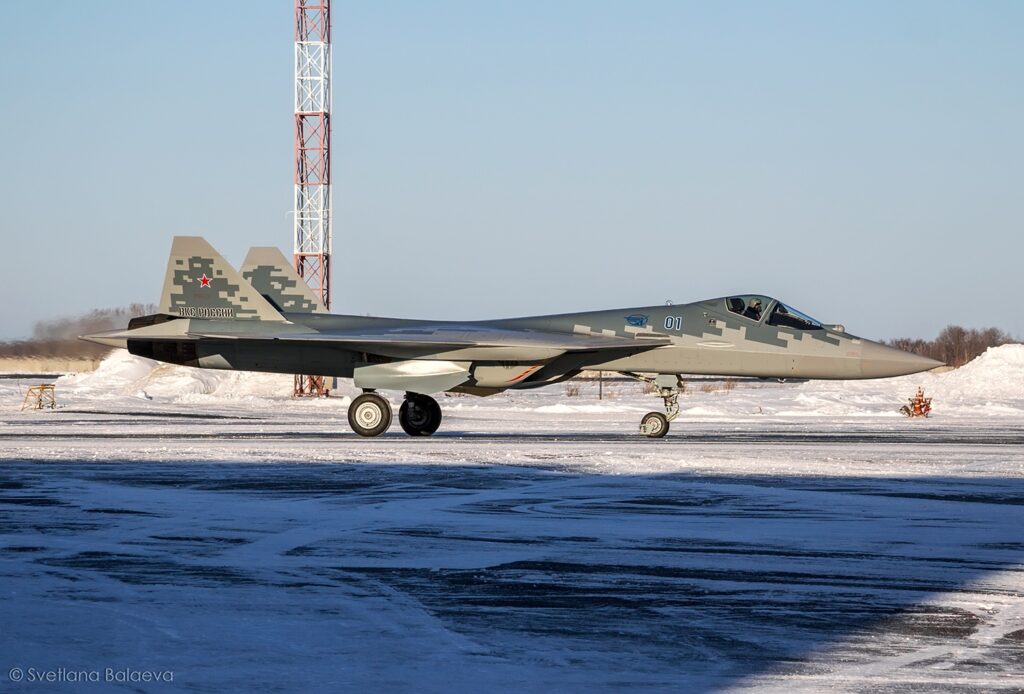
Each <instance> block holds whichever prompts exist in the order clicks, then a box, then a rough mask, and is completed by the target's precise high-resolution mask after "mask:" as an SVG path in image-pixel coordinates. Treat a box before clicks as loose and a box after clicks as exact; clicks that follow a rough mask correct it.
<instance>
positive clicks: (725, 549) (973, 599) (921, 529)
mask: <svg viewBox="0 0 1024 694" xmlns="http://www.w3.org/2000/svg"><path fill="white" fill-rule="evenodd" d="M29 384H30V383H29V382H28V381H18V380H16V379H7V380H4V379H0V682H2V685H0V686H2V687H3V688H5V689H6V688H8V687H11V683H10V681H9V676H8V674H7V673H8V671H9V670H10V669H11V668H15V667H18V668H21V669H22V673H23V675H24V674H25V673H28V671H29V668H34V670H35V671H36V672H57V671H58V669H59V668H65V669H66V671H72V672H86V673H88V672H92V671H98V672H99V674H100V677H101V678H102V677H103V675H104V670H105V668H108V667H109V668H112V669H114V670H115V671H118V670H123V669H125V668H130V669H133V670H135V671H146V670H152V671H159V672H163V671H172V672H173V673H174V675H173V676H174V682H173V685H174V687H175V688H177V689H185V690H189V691H222V690H224V689H227V688H232V689H238V688H242V687H245V688H256V687H258V688H260V689H268V690H291V689H314V690H328V689H330V690H338V689H347V688H351V689H356V688H359V689H365V688H371V687H372V688H375V689H384V690H409V689H418V690H428V691H442V690H444V691H452V690H455V691H463V690H474V691H477V690H486V689H497V690H530V691H541V690H543V691H549V690H551V689H553V688H554V689H557V690H562V691H582V690H593V689H613V688H614V689H620V688H626V687H637V686H645V687H653V688H659V689H665V690H745V689H758V690H772V689H786V690H807V691H818V690H821V689H824V688H827V687H834V688H842V689H855V690H866V689H880V690H891V691H908V690H918V689H926V690H934V689H937V688H943V689H959V690H965V691H983V690H984V691H990V690H993V689H1000V688H1005V689H1007V690H1015V689H1016V690H1019V689H1020V687H1021V686H1022V683H1024V346H1019V345H1012V346H1005V347H1001V348H997V349H993V350H990V351H989V352H988V353H987V354H985V355H984V356H983V357H981V358H979V359H978V360H975V362H972V363H971V364H969V365H967V366H966V367H963V368H962V369H958V370H956V371H953V372H949V373H945V374H919V375H916V376H910V377H905V378H900V379H889V380H885V381H864V382H845V383H830V382H813V383H805V384H782V385H780V384H775V383H748V382H741V383H738V384H737V385H736V387H735V388H734V389H731V390H727V389H724V388H722V387H721V384H717V385H715V384H708V385H707V387H706V389H707V391H708V392H705V388H703V387H702V384H699V383H697V384H693V385H691V387H690V388H689V392H687V393H686V394H685V395H684V396H683V397H682V398H681V404H682V407H683V414H682V417H681V418H680V420H679V421H677V422H676V423H674V425H673V428H672V431H671V433H670V434H669V436H668V437H667V438H666V439H663V440H655V441H651V440H646V439H643V438H641V437H640V436H639V435H638V434H637V433H636V431H637V427H638V424H639V419H640V417H641V415H642V414H643V413H644V412H647V411H649V410H652V409H659V408H660V401H659V400H658V399H657V398H655V397H653V396H650V395H644V394H643V393H642V389H641V388H640V386H639V385H638V384H633V383H624V382H611V383H606V384H605V393H606V395H609V396H610V397H607V398H606V399H605V400H602V401H598V400H597V398H596V391H597V385H596V383H584V384H583V385H582V386H580V392H579V395H577V396H575V397H568V396H567V394H566V386H565V385H559V386H553V387H551V388H547V389H543V390H540V391H529V392H520V393H509V394H506V395H502V396H496V397H494V398H487V399H476V398H471V397H450V398H440V400H441V405H442V407H443V409H444V413H445V420H444V422H443V424H442V426H441V430H440V431H439V432H438V434H437V435H435V436H434V437H431V438H429V439H419V438H417V439H412V438H409V437H406V436H405V435H404V434H403V433H402V432H401V430H400V429H399V427H398V426H397V423H396V425H395V426H394V427H393V429H392V431H391V432H389V434H388V435H386V436H383V437H381V438H379V439H370V440H367V439H361V438H358V437H356V436H355V435H354V434H352V433H351V432H350V431H349V430H348V426H347V424H346V423H345V407H346V405H347V398H344V397H337V398H332V399H330V400H326V401H323V400H321V401H301V402H298V401H292V400H291V399H290V398H288V397H287V394H288V392H289V391H290V384H291V379H290V377H288V376H270V375H256V374H233V373H219V372H208V371H199V370H194V369H184V368H180V367H170V366H160V365H157V364H155V363H153V362H147V361H145V360H141V359H137V358H133V357H130V356H128V355H127V354H125V353H117V354H115V355H114V356H113V357H111V358H110V359H108V360H107V361H106V362H105V363H104V364H103V365H102V366H101V367H100V369H99V370H97V371H96V372H94V373H91V374H81V375H76V376H67V377H63V378H61V379H60V380H59V381H58V382H57V397H58V401H59V403H60V405H61V408H60V409H58V410H57V411H55V412H20V411H19V407H20V404H21V396H22V390H23V389H24V387H25V386H27V385H29ZM918 385H921V386H923V387H924V389H925V391H926V393H927V394H928V395H929V396H933V397H934V399H935V400H934V408H935V410H934V415H933V416H932V417H931V418H929V419H928V420H908V419H906V418H904V417H902V416H901V415H899V414H898V413H897V410H898V408H899V407H900V406H901V405H902V404H904V403H905V401H906V398H908V397H910V396H911V395H913V392H914V389H915V387H916V386H918ZM345 392H346V391H344V389H342V392H341V394H342V395H343V394H345ZM394 404H395V405H397V404H398V401H397V400H396V401H394ZM64 676H65V678H66V677H67V672H65V674H64ZM76 684H79V685H80V684H81V682H78V683H76ZM103 685H104V683H103V682H102V681H101V682H100V683H98V684H96V685H94V686H95V687H96V688H98V689H102V688H103ZM36 686H37V687H38V685H36ZM66 686H71V685H66ZM162 686H164V685H160V684H155V683H149V684H143V685H141V688H142V689H144V690H149V689H160V688H161V687H162ZM22 687H23V688H25V689H28V688H30V683H26V684H23V685H22ZM12 688H13V687H12Z"/></svg>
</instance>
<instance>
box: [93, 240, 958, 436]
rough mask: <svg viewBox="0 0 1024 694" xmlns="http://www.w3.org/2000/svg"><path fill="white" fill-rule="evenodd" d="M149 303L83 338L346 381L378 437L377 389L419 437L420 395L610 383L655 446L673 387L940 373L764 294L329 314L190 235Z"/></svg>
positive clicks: (355, 412) (283, 269) (194, 362)
mask: <svg viewBox="0 0 1024 694" xmlns="http://www.w3.org/2000/svg"><path fill="white" fill-rule="evenodd" d="M159 305H160V312H159V313H157V314H154V315H150V316H143V317H140V318H133V319H132V320H131V321H130V323H129V325H128V328H127V329H126V330H115V331H110V332H106V333H98V334H94V335H86V336H83V339H86V340H90V341H92V342H98V343H100V344H105V345H111V346H115V347H122V348H125V349H127V350H128V351H129V352H131V353H132V354H136V355H138V356H141V357H147V358H150V359H156V360H158V361H163V362H168V363H172V364H184V365H186V366H196V367H200V368H206V369H229V370H240V371H265V372H276V373H305V374H317V375H323V376H336V377H342V378H351V379H353V381H354V383H355V385H356V387H357V388H360V389H362V391H363V393H362V394H361V395H359V396H358V397H356V398H355V399H354V400H353V401H352V403H351V405H350V406H349V409H348V422H349V425H350V426H351V427H352V430H353V431H354V432H356V433H357V434H359V435H361V436H378V435H380V434H383V433H384V432H385V431H387V430H388V428H389V427H390V425H391V421H392V410H391V405H390V404H389V402H388V400H387V399H386V398H384V397H383V396H382V395H380V394H379V392H378V391H381V390H385V391H386V390H397V391H401V392H404V393H405V399H404V402H403V403H402V406H401V408H400V409H399V411H398V421H399V423H400V424H401V426H402V429H403V430H405V432H406V433H407V434H409V435H410V436H430V435H431V434H433V433H434V432H435V431H437V429H438V427H439V426H440V425H441V417H442V414H441V407H440V406H439V405H438V403H437V400H435V399H434V398H433V397H431V396H432V395H434V394H437V393H443V392H451V393H469V394H472V395H479V396H486V395H493V394H495V393H500V392H502V391H505V390H509V389H524V388H539V387H542V386H547V385H551V384H553V383H559V382H561V381H564V380H566V379H569V378H572V377H573V376H576V375H577V374H579V373H581V372H583V371H597V370H600V371H612V372H618V373H621V374H625V375H627V376H630V377H633V378H636V379H639V380H643V381H647V382H649V383H651V384H652V385H653V386H654V391H655V392H656V393H657V395H658V396H659V397H661V399H662V401H663V403H664V409H665V412H664V413H662V412H649V413H648V414H646V415H644V417H643V418H642V419H641V422H640V433H641V434H643V435H644V436H648V437H651V438H659V437H662V436H665V434H667V433H668V431H669V423H670V422H672V421H673V420H675V419H676V418H677V417H678V416H679V392H680V390H681V387H682V383H683V381H682V376H683V374H687V375H695V374H704V375H715V376H752V377H758V378H764V379H797V378H799V379H864V378H886V377H890V376H902V375H904V374H912V373H917V372H919V371H925V370H928V369H932V368H934V367H937V366H940V365H941V363H940V362H937V361H934V360H932V359H926V358H924V357H920V356H917V355H915V354H910V353H908V352H903V351H901V350H898V349H893V348H891V347H887V346H885V345H882V344H879V343H877V342H872V341H870V340H866V339H863V338H859V337H855V336H854V335H851V334H849V333H847V332H846V330H845V329H844V328H843V326H841V325H825V324H823V323H821V322H819V321H816V320H814V319H813V318H810V317H809V316H807V315H805V314H803V313H801V312H800V311H797V310H796V309H794V308H792V307H790V306H788V305H786V304H784V303H782V302H781V301H778V300H776V299H773V298H771V297H769V296H764V295H762V294H739V295H733V296H726V297H720V298H716V299H705V300H703V301H696V302H694V303H689V304H679V305H658V306H643V307H636V308H624V309H611V310H606V311H589V312H585V313H566V314H559V315H548V316H535V317H526V318H507V319H500V320H486V321H472V322H467V321H431V320H406V319H398V318H373V317H364V316H348V315H336V314H329V313H326V312H324V311H323V307H322V306H321V304H320V301H319V299H318V298H317V297H316V296H315V295H314V294H313V292H312V291H311V290H310V289H309V287H308V286H307V285H306V283H305V282H304V281H303V280H302V278H301V277H299V276H298V274H297V273H296V272H295V270H294V269H293V268H292V265H291V263H289V262H288V260H287V259H286V258H285V257H284V255H283V254H282V253H281V252H280V251H278V250H277V249H274V248H255V249H252V250H251V251H250V252H249V255H248V257H247V258H246V260H245V263H244V265H243V267H242V272H241V274H239V273H238V272H236V271H235V269H234V268H233V267H231V265H229V264H228V263H227V262H226V261H225V260H224V258H222V257H221V256H220V254H219V253H217V251H215V250H214V249H213V247H212V246H210V244H208V243H207V242H206V241H205V240H204V239H203V238H201V237H198V236H178V237H175V238H174V242H173V244H172V247H171V257H170V260H169V261H168V264H167V273H166V277H165V280H164V287H163V294H162V296H161V299H160V304H159Z"/></svg>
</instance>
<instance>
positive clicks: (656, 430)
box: [629, 373, 682, 439]
mask: <svg viewBox="0 0 1024 694" xmlns="http://www.w3.org/2000/svg"><path fill="white" fill-rule="evenodd" d="M629 375H630V376H632V377H633V378H636V379H639V380H641V381H644V382H645V383H651V384H653V385H654V386H655V387H656V388H657V389H658V396H659V397H660V398H661V399H662V401H663V402H664V403H665V414H662V413H661V412H648V413H647V414H645V415H644V416H643V418H642V419H641V420H640V433H641V434H643V435H644V436H646V437H647V438H650V439H660V438H661V437H662V436H664V435H665V434H667V433H668V429H669V422H671V421H672V420H674V419H676V418H677V417H678V416H679V389H680V386H681V384H682V379H680V378H679V376H674V375H672V374H659V375H658V376H656V377H655V378H650V377H648V376H641V375H640V374H635V373H631V374H629Z"/></svg>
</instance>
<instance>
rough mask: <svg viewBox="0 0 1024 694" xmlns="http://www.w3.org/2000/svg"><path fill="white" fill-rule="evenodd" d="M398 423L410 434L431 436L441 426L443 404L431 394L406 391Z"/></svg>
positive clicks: (399, 411)
mask: <svg viewBox="0 0 1024 694" xmlns="http://www.w3.org/2000/svg"><path fill="white" fill-rule="evenodd" d="M398 423H399V424H401V425H402V429H403V430H405V433H407V434H408V435H409V436H430V435H431V434H433V433H434V432H435V431H437V428H438V427H439V426H441V406H440V405H438V404H437V400H434V398H432V397H430V396H429V395H420V394H419V393H406V394H405V402H403V403H402V406H401V407H400V408H398Z"/></svg>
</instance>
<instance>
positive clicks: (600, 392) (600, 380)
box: [597, 371, 604, 400]
mask: <svg viewBox="0 0 1024 694" xmlns="http://www.w3.org/2000/svg"><path fill="white" fill-rule="evenodd" d="M597 399H598V400H604V371H598V372H597Z"/></svg>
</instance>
